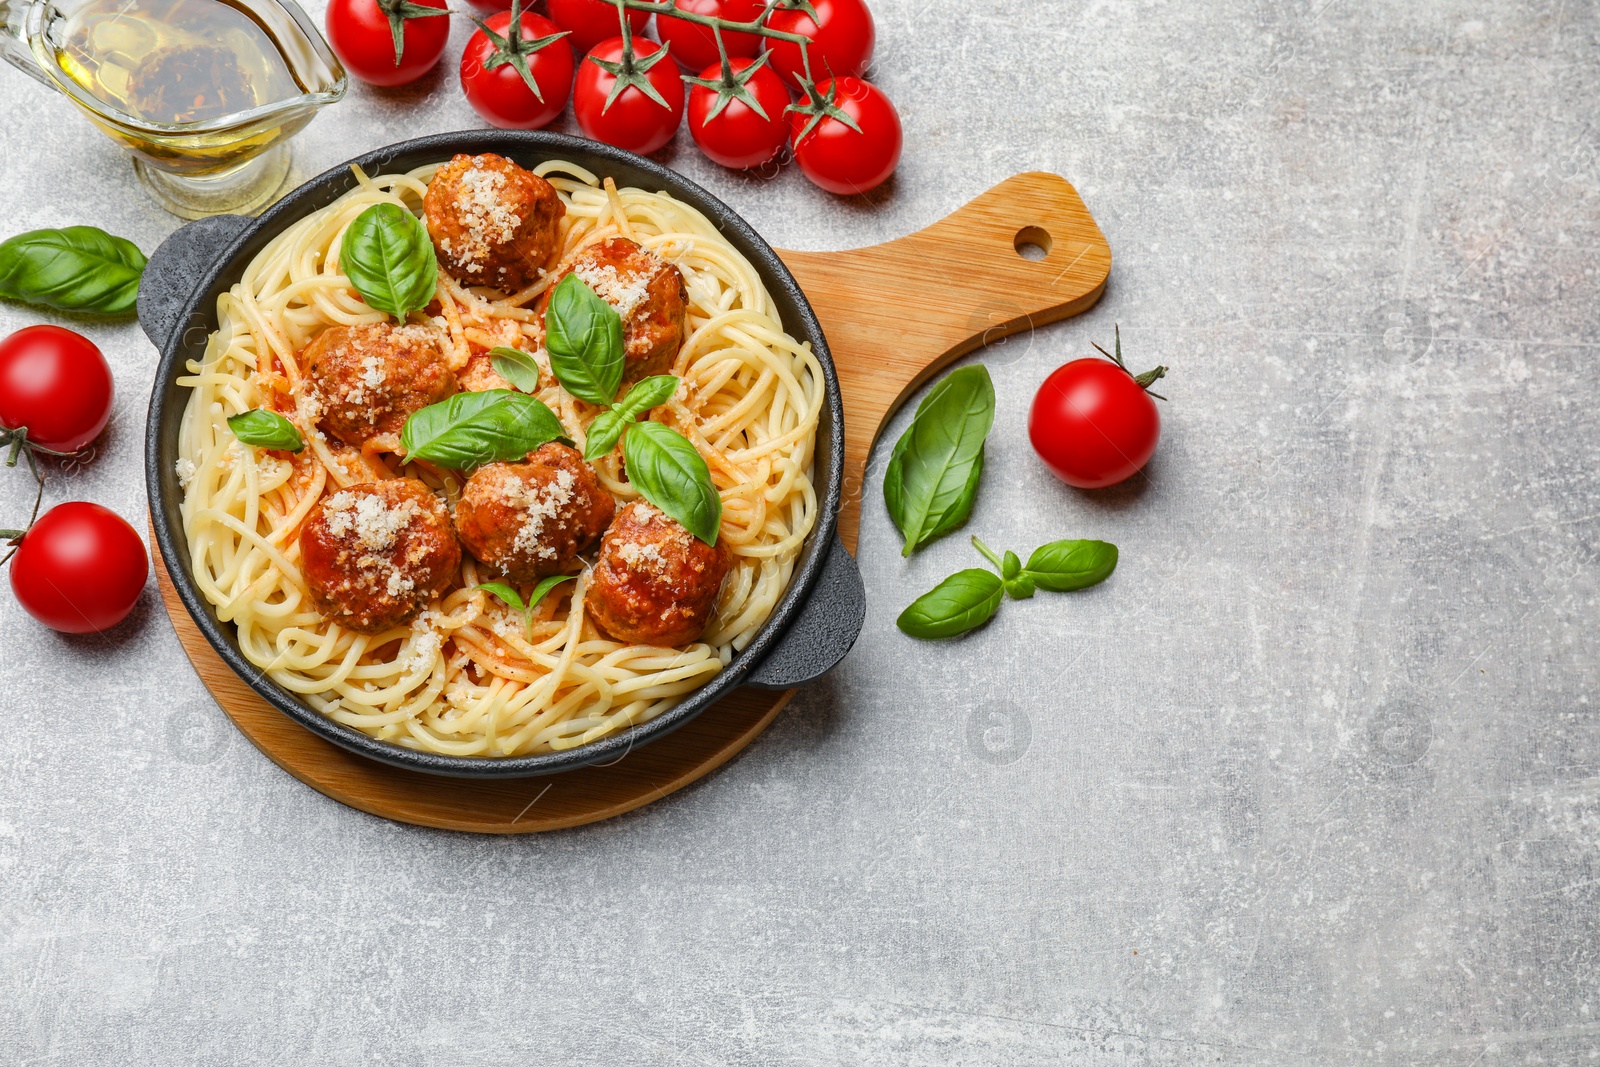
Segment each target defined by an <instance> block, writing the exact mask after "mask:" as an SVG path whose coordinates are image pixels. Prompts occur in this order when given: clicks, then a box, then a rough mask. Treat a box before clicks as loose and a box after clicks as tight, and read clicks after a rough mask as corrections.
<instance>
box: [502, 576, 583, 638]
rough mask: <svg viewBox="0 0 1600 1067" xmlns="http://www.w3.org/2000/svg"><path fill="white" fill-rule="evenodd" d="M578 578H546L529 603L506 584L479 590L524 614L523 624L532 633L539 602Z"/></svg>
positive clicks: (531, 595) (537, 586)
mask: <svg viewBox="0 0 1600 1067" xmlns="http://www.w3.org/2000/svg"><path fill="white" fill-rule="evenodd" d="M576 577H577V575H576V574H555V575H551V576H550V577H549V578H546V579H545V580H544V581H542V582H540V583H539V584H538V585H536V586H534V587H533V593H532V594H530V595H529V597H528V600H527V603H523V600H522V594H520V593H518V592H517V591H516V590H515V589H513V588H512V587H511V586H509V585H507V584H506V583H505V582H484V583H483V584H482V585H480V586H478V588H479V589H482V590H483V591H484V592H485V593H492V594H493V595H494V596H495V597H496V598H497V599H499V600H500V601H501V602H502V603H503V604H505V606H506V607H508V608H510V609H511V610H512V611H520V612H521V613H522V620H523V622H524V623H525V624H526V626H527V628H528V630H529V631H530V632H531V631H532V630H533V609H534V608H536V607H538V606H539V602H540V601H541V600H543V599H544V598H545V597H547V596H549V595H550V590H552V589H554V588H555V587H556V586H558V585H560V584H561V583H562V582H570V581H572V579H574V578H576Z"/></svg>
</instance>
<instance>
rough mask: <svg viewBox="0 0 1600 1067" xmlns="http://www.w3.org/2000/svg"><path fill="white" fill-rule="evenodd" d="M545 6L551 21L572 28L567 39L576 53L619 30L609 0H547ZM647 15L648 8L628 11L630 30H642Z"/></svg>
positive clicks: (617, 20) (618, 21) (585, 49)
mask: <svg viewBox="0 0 1600 1067" xmlns="http://www.w3.org/2000/svg"><path fill="white" fill-rule="evenodd" d="M547 7H548V10H549V12H550V21H551V22H554V23H555V24H556V25H557V26H560V27H561V28H562V29H564V30H570V31H571V32H572V37H571V38H569V40H570V41H571V42H572V47H573V48H574V49H576V50H577V52H578V54H579V55H582V54H583V53H585V52H587V51H589V50H590V49H592V48H593V47H594V46H595V45H597V44H599V43H600V42H601V41H609V40H610V39H611V38H613V37H616V36H618V35H619V34H621V33H622V20H621V19H619V18H618V17H617V6H616V5H615V4H613V3H610V2H609V0H549V4H548V5H547ZM649 18H650V12H648V11H629V12H628V29H629V31H630V32H631V33H635V34H638V33H643V32H644V24H645V22H646V21H647V20H648V19H649Z"/></svg>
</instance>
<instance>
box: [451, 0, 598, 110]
mask: <svg viewBox="0 0 1600 1067" xmlns="http://www.w3.org/2000/svg"><path fill="white" fill-rule="evenodd" d="M566 36H567V35H566V33H565V32H564V31H563V30H561V29H559V28H558V27H557V26H556V24H555V23H553V22H551V21H550V20H549V19H547V18H544V17H543V16H541V15H534V14H530V13H528V12H524V11H523V10H522V2H521V0H513V3H512V5H511V10H510V11H502V12H501V13H500V14H498V15H491V16H489V18H487V19H485V20H484V21H482V22H479V23H478V32H477V33H475V34H473V35H472V37H471V38H470V39H469V40H468V41H467V47H466V49H465V51H463V52H462V53H461V89H462V91H463V92H464V93H466V96H467V102H468V103H469V104H471V105H472V108H473V110H474V111H476V112H477V113H478V114H479V115H482V116H483V117H484V119H485V120H487V121H488V122H489V123H490V124H491V125H495V126H499V127H500V128H501V129H507V130H536V129H538V128H539V127H541V126H548V125H549V124H550V123H551V122H553V121H554V120H555V119H557V118H559V117H560V115H561V112H562V111H564V110H566V107H567V98H568V97H569V96H570V95H571V94H572V75H573V68H574V61H573V58H572V46H571V45H569V44H567V42H566Z"/></svg>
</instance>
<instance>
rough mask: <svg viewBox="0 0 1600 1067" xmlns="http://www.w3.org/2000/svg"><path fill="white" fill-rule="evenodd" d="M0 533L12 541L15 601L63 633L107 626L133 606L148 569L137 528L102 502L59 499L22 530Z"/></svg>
mask: <svg viewBox="0 0 1600 1067" xmlns="http://www.w3.org/2000/svg"><path fill="white" fill-rule="evenodd" d="M0 536H10V537H11V538H13V542H12V543H13V544H15V545H16V552H15V553H14V555H15V558H14V559H12V560H11V590H12V592H13V593H15V594H16V597H17V602H18V603H19V604H21V605H22V607H23V608H24V609H25V610H26V611H27V612H28V614H29V615H32V616H33V617H34V618H35V619H37V620H39V621H40V622H42V623H44V625H46V626H48V627H50V628H51V629H52V630H60V631H61V632H62V633H68V634H87V633H98V632H99V631H101V630H109V629H111V627H113V626H115V625H116V624H117V623H119V622H121V621H122V620H123V619H125V618H127V617H128V612H130V611H132V610H133V605H134V603H135V602H137V601H138V599H139V594H140V592H141V591H142V590H143V589H144V580H145V577H146V576H147V575H148V574H149V573H150V564H149V561H148V559H147V558H146V556H145V551H144V542H143V541H141V540H139V535H138V534H137V533H136V532H135V531H134V529H133V527H132V526H129V525H128V524H127V522H126V521H124V520H123V518H122V517H121V516H120V515H118V514H117V513H116V512H114V511H111V510H109V509H107V508H103V507H101V506H100V505H99V504H89V503H85V502H83V501H81V500H80V501H73V502H71V503H67V504H57V505H56V506H55V507H53V508H51V509H50V510H49V511H47V512H45V513H44V516H43V517H42V518H39V519H38V520H37V521H35V522H34V523H33V524H32V525H31V526H30V527H29V528H28V529H27V530H26V531H17V530H4V531H0Z"/></svg>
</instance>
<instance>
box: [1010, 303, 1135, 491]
mask: <svg viewBox="0 0 1600 1067" xmlns="http://www.w3.org/2000/svg"><path fill="white" fill-rule="evenodd" d="M1096 347H1098V346H1096ZM1101 351H1104V349H1101ZM1117 353H1118V357H1120V355H1121V353H1122V342H1121V336H1120V331H1119V336H1118V340H1117ZM1118 357H1112V359H1095V358H1093V357H1089V358H1087V359H1075V360H1073V361H1072V362H1071V363H1068V364H1067V365H1066V366H1063V367H1057V368H1056V369H1055V370H1054V371H1052V372H1051V373H1050V376H1049V377H1048V378H1046V379H1045V380H1044V384H1043V385H1041V386H1039V392H1038V393H1037V394H1036V395H1035V396H1034V398H1033V408H1032V410H1031V411H1029V413H1028V437H1029V439H1030V440H1031V441H1032V442H1033V450H1034V451H1035V452H1037V453H1039V458H1040V459H1042V460H1044V462H1045V465H1046V466H1047V467H1049V468H1050V470H1051V471H1053V472H1054V473H1055V475H1056V477H1058V478H1060V479H1061V480H1062V481H1064V482H1066V483H1067V484H1068V485H1075V486H1077V487H1078V488H1079V489H1103V488H1105V487H1106V486H1108V485H1116V484H1117V483H1118V482H1121V481H1124V480H1126V479H1128V478H1131V477H1133V475H1134V474H1136V473H1137V472H1138V471H1139V470H1140V469H1141V468H1143V467H1144V465H1145V464H1146V463H1148V462H1149V461H1150V457H1151V456H1152V455H1154V454H1155V451H1156V443H1157V442H1158V441H1160V440H1161V414H1160V413H1159V412H1158V411H1156V404H1155V400H1154V399H1152V397H1151V394H1150V392H1149V391H1148V389H1147V388H1146V387H1147V386H1148V384H1149V383H1150V382H1151V381H1154V380H1155V379H1156V378H1159V377H1160V376H1161V375H1163V374H1165V373H1166V368H1165V367H1158V368H1156V369H1155V370H1153V371H1151V372H1150V373H1149V374H1145V375H1141V376H1140V378H1142V379H1144V384H1141V383H1140V381H1139V380H1136V379H1135V378H1134V376H1133V375H1132V374H1131V373H1129V371H1128V370H1127V368H1126V367H1123V366H1122V365H1121V363H1120V360H1118ZM1114 360H1115V361H1114Z"/></svg>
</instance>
